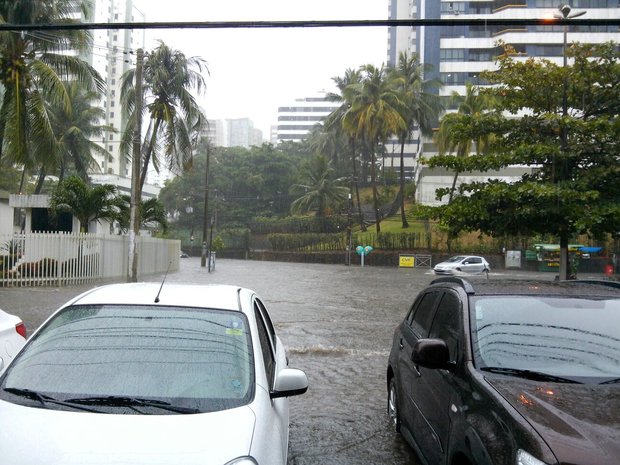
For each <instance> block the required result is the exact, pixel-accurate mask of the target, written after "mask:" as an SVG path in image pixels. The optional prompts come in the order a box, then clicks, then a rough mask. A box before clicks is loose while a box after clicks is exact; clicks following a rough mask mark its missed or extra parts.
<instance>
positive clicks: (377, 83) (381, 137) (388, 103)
mask: <svg viewBox="0 0 620 465" xmlns="http://www.w3.org/2000/svg"><path fill="white" fill-rule="evenodd" d="M360 70H361V74H362V77H361V81H360V86H359V92H356V93H355V95H354V96H353V97H352V102H351V106H350V107H349V108H348V109H347V110H346V112H345V115H344V117H343V125H344V128H345V130H348V131H352V132H354V133H355V134H356V136H357V137H359V138H361V139H363V140H364V141H365V142H366V143H367V144H368V149H369V151H370V177H371V183H372V199H373V207H374V210H375V228H376V230H377V233H379V232H381V225H380V224H381V216H380V213H379V203H378V193H377V161H376V153H377V151H378V148H379V144H380V143H382V142H385V140H386V139H387V138H388V137H389V136H390V135H391V134H398V133H400V132H401V131H403V130H404V129H406V127H407V123H406V121H405V119H404V118H403V117H402V114H403V113H404V110H403V107H404V103H403V101H402V100H401V99H400V96H399V94H398V92H397V91H396V87H395V86H394V84H393V81H392V80H391V79H390V76H389V75H388V72H387V69H386V68H385V67H384V66H381V67H380V68H377V67H376V66H373V65H364V66H362V67H361V68H360Z"/></svg>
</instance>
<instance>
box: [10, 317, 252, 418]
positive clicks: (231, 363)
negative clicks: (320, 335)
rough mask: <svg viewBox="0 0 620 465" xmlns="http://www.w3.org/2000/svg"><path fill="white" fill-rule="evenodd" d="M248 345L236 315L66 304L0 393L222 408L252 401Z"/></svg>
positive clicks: (18, 361) (246, 331) (17, 364)
mask: <svg viewBox="0 0 620 465" xmlns="http://www.w3.org/2000/svg"><path fill="white" fill-rule="evenodd" d="M250 341H251V339H250V333H249V326H248V322H247V319H246V318H245V316H244V315H243V314H242V313H240V312H238V311H223V310H214V309H198V308H185V307H172V306H168V307H163V306H162V307H155V306H130V307H128V306H125V305H82V306H71V307H67V308H66V309H64V310H63V311H61V313H59V314H58V316H57V317H55V318H54V319H52V320H51V321H50V322H49V323H48V324H47V325H46V326H45V327H44V328H42V330H41V331H40V332H39V333H38V334H37V335H36V336H34V339H33V340H32V341H31V343H30V344H29V346H28V347H27V349H26V350H25V351H24V352H22V353H21V355H20V356H19V357H18V358H17V359H16V360H15V363H14V364H13V365H12V366H11V368H10V370H9V371H8V372H7V373H6V377H5V378H4V380H3V384H2V388H7V387H8V388H19V389H29V390H32V391H36V392H40V393H43V394H46V395H50V396H52V397H54V398H56V399H75V398H92V397H97V396H124V397H132V398H133V397H138V398H148V399H158V400H161V401H165V402H171V403H174V405H185V406H189V407H192V408H196V409H199V410H200V411H215V410H223V409H227V408H233V407H237V406H240V405H244V404H246V403H247V402H248V401H249V400H250V399H251V398H252V396H253V392H254V387H253V386H254V371H253V366H254V362H253V354H252V345H251V343H250ZM2 395H3V396H7V394H6V393H3V394H2Z"/></svg>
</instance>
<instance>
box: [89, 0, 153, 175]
mask: <svg viewBox="0 0 620 465" xmlns="http://www.w3.org/2000/svg"><path fill="white" fill-rule="evenodd" d="M83 20H84V22H93V23H122V22H134V21H135V22H143V21H144V20H145V18H144V14H143V13H141V12H140V11H139V10H137V9H136V8H135V7H134V5H133V1H132V0H91V12H90V15H89V16H88V17H86V18H83ZM141 47H144V31H140V30H135V31H134V30H131V29H96V30H94V31H93V46H92V48H91V50H90V53H88V54H87V55H86V56H84V57H83V58H84V59H85V60H86V61H88V62H89V63H90V64H91V65H92V66H93V67H94V68H95V69H96V70H97V71H98V72H99V74H101V76H102V77H103V78H104V80H105V83H106V93H105V95H104V97H103V100H102V101H101V105H102V106H103V108H104V109H105V114H106V116H105V121H102V123H103V124H106V125H108V126H111V127H113V128H115V129H116V130H117V131H118V132H107V133H106V134H104V135H103V137H102V138H101V140H100V141H97V142H98V143H99V144H100V145H101V146H102V147H103V148H105V149H106V150H107V151H108V152H109V153H110V155H109V156H107V157H104V156H101V155H98V154H94V157H95V159H96V160H97V163H98V164H99V167H100V170H101V173H103V174H106V175H109V174H111V175H116V176H121V177H129V176H130V175H131V164H130V161H126V160H125V159H124V158H123V157H121V155H120V138H121V134H120V131H121V130H122V128H123V127H124V125H125V122H124V121H123V120H122V111H121V101H120V87H121V76H122V75H123V73H124V72H125V71H127V70H128V69H130V68H133V67H135V51H136V50H137V49H138V48H141Z"/></svg>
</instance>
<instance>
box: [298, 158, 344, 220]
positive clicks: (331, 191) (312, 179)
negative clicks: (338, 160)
mask: <svg viewBox="0 0 620 465" xmlns="http://www.w3.org/2000/svg"><path fill="white" fill-rule="evenodd" d="M333 172H334V169H333V168H332V164H331V161H330V160H328V159H327V158H326V157H325V156H324V155H317V156H315V157H314V158H312V159H311V160H309V161H308V162H307V163H306V164H304V166H303V167H302V173H301V182H300V183H299V184H295V185H293V191H294V192H297V193H302V195H301V196H300V197H299V198H297V199H296V200H295V201H293V203H292V204H291V212H292V213H294V214H299V213H307V212H309V211H316V216H317V217H319V218H321V219H323V218H325V216H326V212H327V209H328V208H329V207H331V206H334V205H338V204H340V203H342V202H343V201H344V200H345V199H346V197H347V193H348V188H347V187H345V186H341V185H340V183H341V182H343V181H344V180H345V179H344V178H338V179H335V178H333V177H332V175H333Z"/></svg>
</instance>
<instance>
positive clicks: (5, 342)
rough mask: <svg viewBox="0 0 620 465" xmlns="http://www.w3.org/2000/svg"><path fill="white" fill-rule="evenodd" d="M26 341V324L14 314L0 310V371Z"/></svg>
mask: <svg viewBox="0 0 620 465" xmlns="http://www.w3.org/2000/svg"><path fill="white" fill-rule="evenodd" d="M25 343H26V325H24V323H23V321H22V320H21V319H20V318H19V317H18V316H15V315H11V314H10V313H7V312H5V311H3V310H0V373H2V372H3V371H4V370H5V369H6V367H7V366H8V364H9V362H10V361H11V360H13V357H15V354H17V352H19V350H20V349H21V348H22V347H23V346H24V344H25Z"/></svg>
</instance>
